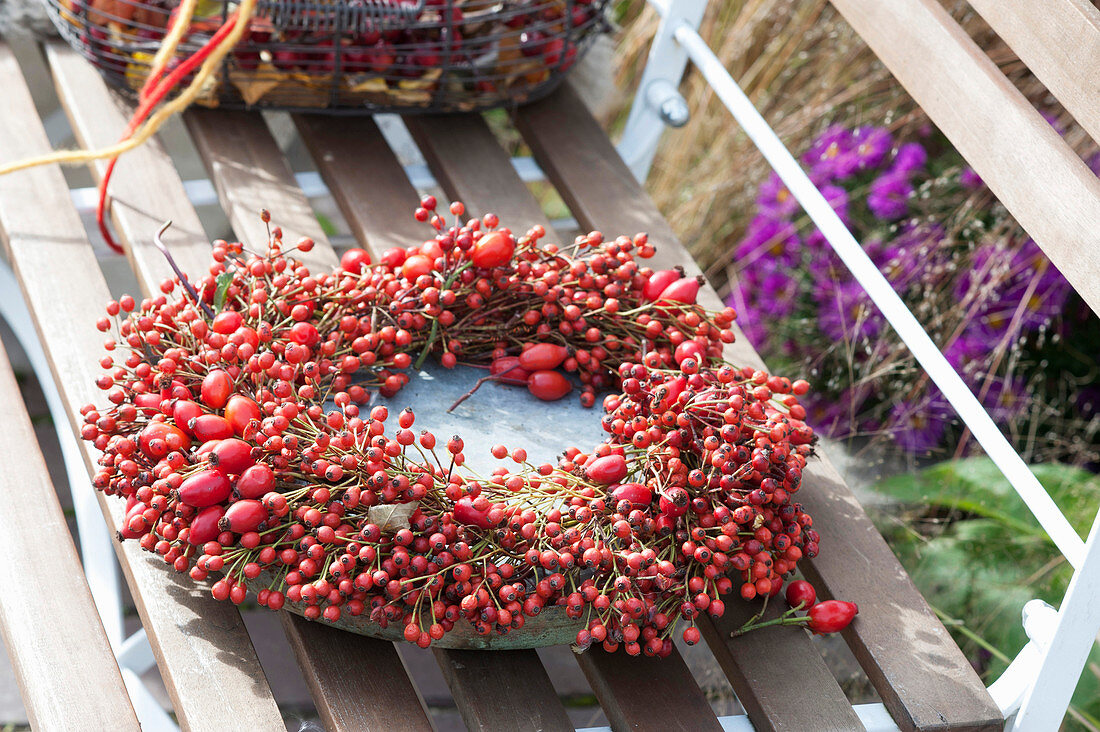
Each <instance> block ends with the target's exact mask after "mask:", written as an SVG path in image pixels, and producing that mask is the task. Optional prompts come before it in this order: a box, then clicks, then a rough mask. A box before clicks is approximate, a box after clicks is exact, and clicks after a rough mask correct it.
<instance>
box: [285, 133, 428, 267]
mask: <svg viewBox="0 0 1100 732" xmlns="http://www.w3.org/2000/svg"><path fill="white" fill-rule="evenodd" d="M294 122H295V124H297V126H298V132H299V134H300V135H301V136H302V141H303V142H304V143H305V145H306V148H307V149H308V150H309V152H310V154H311V155H312V156H313V159H314V161H315V162H316V164H317V169H318V171H319V172H320V173H321V177H322V178H323V179H324V181H325V183H326V184H327V185H328V188H329V191H331V193H332V197H333V198H334V199H335V200H336V204H337V205H338V206H339V207H340V211H341V213H343V215H344V219H345V220H346V221H347V222H348V226H349V227H350V228H351V233H352V234H354V235H355V238H356V239H357V240H358V241H359V242H360V243H361V244H363V246H366V247H367V248H369V249H370V250H371V251H373V252H374V253H375V254H377V253H380V252H382V251H384V250H386V249H389V248H390V247H401V248H405V247H409V246H412V245H414V244H418V243H420V242H421V241H423V240H424V239H425V238H426V237H427V235H428V234H430V233H431V229H429V228H427V227H426V226H425V225H424V224H422V223H420V222H419V221H417V220H416V219H414V218H413V210H414V209H415V208H416V204H417V201H418V199H417V193H416V191H415V190H414V189H413V187H412V184H411V183H409V181H408V178H407V177H406V175H405V171H404V169H403V168H402V167H401V163H399V162H398V160H397V157H396V156H395V155H394V154H393V151H391V150H390V147H389V145H388V144H386V140H385V138H383V137H382V132H381V131H380V130H379V129H378V125H376V124H375V123H374V120H373V119H371V118H370V117H358V118H348V119H346V120H341V121H340V122H339V124H335V123H333V120H332V118H331V117H324V116H320V115H308V114H303V115H295V117H294ZM364 189H367V190H368V191H369V195H365V194H364Z"/></svg>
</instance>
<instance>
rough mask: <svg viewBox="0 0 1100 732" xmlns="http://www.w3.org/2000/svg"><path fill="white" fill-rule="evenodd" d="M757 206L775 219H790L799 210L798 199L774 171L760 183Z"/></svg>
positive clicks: (765, 214) (761, 211)
mask: <svg viewBox="0 0 1100 732" xmlns="http://www.w3.org/2000/svg"><path fill="white" fill-rule="evenodd" d="M756 206H757V208H758V209H759V210H760V213H761V214H763V215H764V216H767V217H769V218H773V219H789V218H790V217H791V216H792V215H793V214H794V213H795V212H797V211H798V201H796V200H795V197H794V196H793V195H791V192H790V191H789V190H787V186H786V185H785V184H784V183H783V181H782V179H780V177H779V175H778V174H776V173H774V172H773V173H772V174H771V175H769V176H768V179H767V180H766V181H764V182H763V183H761V184H760V192H759V195H758V196H757V197H756Z"/></svg>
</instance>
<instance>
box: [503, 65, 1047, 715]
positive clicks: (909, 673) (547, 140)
mask: <svg viewBox="0 0 1100 732" xmlns="http://www.w3.org/2000/svg"><path fill="white" fill-rule="evenodd" d="M971 106H972V105H971ZM1044 124H1045V123H1044ZM517 125H518V127H519V129H520V131H521V133H522V134H523V136H524V138H525V139H526V140H527V143H528V144H529V145H530V146H531V148H532V150H533V151H534V154H535V157H536V158H537V159H538V161H539V164H540V165H541V166H542V168H543V170H545V171H546V173H547V175H548V176H549V177H550V179H551V180H552V181H553V182H554V184H555V185H556V186H557V188H558V191H559V192H560V193H561V195H562V197H563V198H564V199H565V202H566V204H567V205H568V206H569V207H570V209H571V210H572V211H573V214H574V215H575V216H576V217H577V220H578V221H579V222H580V223H581V225H582V226H586V227H592V228H602V229H603V230H605V231H606V232H608V234H609V235H617V234H619V233H634V232H637V231H647V232H648V233H649V235H650V241H651V242H654V243H655V244H656V245H657V247H658V256H657V257H655V258H654V260H652V261H654V262H655V266H658V267H663V266H668V265H671V264H681V265H684V266H685V268H686V269H687V271H688V274H689V275H691V274H695V273H697V272H698V269H697V267H696V266H695V264H694V263H693V262H692V261H691V258H690V256H689V255H688V254H687V252H686V251H685V250H684V249H683V246H682V245H681V244H680V243H679V242H678V241H677V238H676V236H675V234H674V233H673V232H672V230H671V227H669V225H668V223H667V222H666V221H665V220H664V219H663V218H662V217H661V215H660V213H659V212H658V211H657V209H656V207H655V206H654V205H653V202H652V201H651V200H650V199H649V197H648V196H647V195H646V194H645V192H644V191H643V190H642V189H641V187H640V186H639V185H638V183H637V182H636V181H635V180H634V177H633V176H632V175H631V173H630V171H629V170H628V169H627V167H626V165H625V164H624V163H623V161H622V159H621V158H620V157H619V156H618V154H617V153H616V151H615V149H614V147H613V146H612V145H611V143H610V141H609V140H608V139H607V136H606V135H605V134H604V132H603V130H602V129H601V128H600V126H599V124H598V123H597V122H596V121H595V120H594V119H593V118H592V116H591V115H590V114H589V113H588V111H587V109H585V107H584V104H583V103H582V102H581V101H580V98H579V97H578V96H577V94H576V93H575V92H574V91H573V90H572V89H571V88H569V86H568V85H566V86H564V87H563V88H561V89H559V91H558V92H556V93H555V94H553V95H552V96H550V97H548V98H547V99H545V100H544V101H541V102H537V103H535V104H531V105H528V106H526V107H522V108H521V109H520V110H519V111H518V112H517ZM700 301H701V302H703V303H704V304H706V305H708V306H713V305H716V304H717V303H718V297H717V295H716V294H715V293H714V291H713V289H711V288H709V287H706V288H704V289H703V291H702V292H701V294H700ZM727 358H729V359H731V360H733V361H735V362H738V363H742V364H754V365H757V364H761V361H760V357H759V356H758V355H757V354H756V353H755V352H754V351H753V350H752V347H751V346H750V345H749V344H748V343H747V342H746V341H744V339H740V341H739V342H738V343H736V344H733V347H731V348H730V349H728V350H727ZM804 485H805V486H806V490H805V491H803V492H802V493H800V494H799V500H800V501H802V503H803V504H804V505H805V506H806V508H807V510H808V511H809V513H810V514H811V515H813V517H814V528H815V529H817V531H818V532H819V533H820V534H821V537H822V538H821V546H822V553H821V555H820V556H819V557H818V558H817V559H816V560H815V561H813V562H804V564H805V571H806V572H808V573H810V574H811V575H812V577H813V579H814V580H815V581H816V584H817V586H818V588H819V590H820V591H822V592H823V593H824V594H825V595H831V596H835V597H840V598H843V599H847V600H852V601H854V602H856V603H858V604H859V606H860V609H861V611H860V616H859V618H858V619H857V620H856V622H855V623H854V624H853V625H852V627H851V628H850V629H849V630H848V631H847V632H846V633H845V639H846V640H847V641H848V643H849V645H850V646H851V647H852V650H853V652H854V653H855V654H856V657H857V658H858V659H859V660H860V663H861V664H862V665H863V667H864V670H865V671H866V672H867V674H868V676H869V677H870V679H871V681H872V683H874V684H875V688H876V689H877V690H878V692H879V694H880V696H881V697H882V699H883V701H884V702H885V703H886V705H887V708H888V709H889V710H890V712H891V714H892V715H893V716H894V719H895V720H896V721H897V722H898V724H899V726H901V727H902V728H903V729H941V728H945V727H951V726H957V727H960V728H965V727H968V726H969V727H975V728H981V727H985V726H988V725H994V726H995V725H998V724H1000V713H999V711H998V710H997V708H996V706H995V705H994V704H993V701H992V699H991V698H990V697H989V694H988V693H987V692H986V690H985V687H984V686H983V685H982V683H981V680H980V679H979V678H978V676H977V674H976V673H975V672H974V670H973V669H972V668H971V666H970V664H969V663H968V662H967V660H966V658H965V657H964V656H963V654H962V653H961V652H960V651H959V649H958V647H957V646H956V645H955V644H954V643H953V642H952V640H951V638H950V636H949V634H948V633H947V631H946V629H945V628H944V627H943V625H942V624H941V623H940V622H939V620H937V619H936V617H935V615H933V614H932V612H931V610H930V609H929V608H928V605H927V603H926V602H925V601H924V598H922V597H921V595H920V593H919V592H917V590H916V588H915V587H914V586H913V583H912V582H911V581H910V579H909V577H908V575H906V574H905V571H904V570H903V569H902V567H901V565H900V564H898V562H897V559H896V558H895V557H894V555H893V553H891V551H890V548H889V546H887V544H886V542H885V541H883V539H882V537H881V536H879V534H878V532H877V531H876V530H875V528H874V526H873V524H872V523H871V521H870V519H869V518H868V517H867V515H866V514H865V513H864V511H863V509H862V508H861V507H860V505H859V502H858V501H857V500H856V498H855V497H854V496H853V495H852V493H851V491H850V490H849V489H848V487H847V486H845V485H844V483H843V481H841V480H840V479H839V477H838V475H837V473H836V471H835V469H834V468H833V467H832V465H831V463H829V461H828V459H827V458H826V457H825V456H821V458H820V460H817V461H812V462H811V463H810V466H809V468H808V469H807V471H806V478H805V481H804Z"/></svg>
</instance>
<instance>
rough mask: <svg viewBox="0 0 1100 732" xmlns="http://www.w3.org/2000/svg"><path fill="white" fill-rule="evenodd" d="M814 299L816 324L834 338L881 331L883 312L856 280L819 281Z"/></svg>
mask: <svg viewBox="0 0 1100 732" xmlns="http://www.w3.org/2000/svg"><path fill="white" fill-rule="evenodd" d="M814 299H815V300H816V301H817V303H818V327H819V328H820V329H821V332H822V333H823V334H825V336H826V337H828V338H831V339H832V340H834V341H837V342H840V341H847V340H864V339H870V338H874V337H875V336H876V335H878V334H879V333H880V332H881V331H882V315H881V314H880V313H879V311H878V309H877V308H876V307H875V305H874V303H872V302H871V298H870V297H868V296H867V293H866V292H864V291H863V287H862V286H860V284H859V283H858V282H855V281H847V282H837V281H835V280H831V279H826V280H824V281H819V283H818V290H817V292H816V293H814Z"/></svg>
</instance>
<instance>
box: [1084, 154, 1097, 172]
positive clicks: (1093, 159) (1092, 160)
mask: <svg viewBox="0 0 1100 732" xmlns="http://www.w3.org/2000/svg"><path fill="white" fill-rule="evenodd" d="M1085 162H1086V163H1087V164H1088V166H1089V170H1091V171H1092V172H1093V174H1094V175H1100V152H1096V153H1093V154H1092V155H1090V156H1089V159H1088V160H1086V161H1085Z"/></svg>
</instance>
